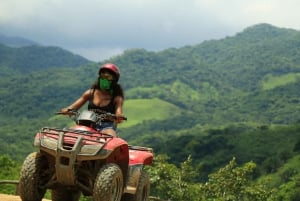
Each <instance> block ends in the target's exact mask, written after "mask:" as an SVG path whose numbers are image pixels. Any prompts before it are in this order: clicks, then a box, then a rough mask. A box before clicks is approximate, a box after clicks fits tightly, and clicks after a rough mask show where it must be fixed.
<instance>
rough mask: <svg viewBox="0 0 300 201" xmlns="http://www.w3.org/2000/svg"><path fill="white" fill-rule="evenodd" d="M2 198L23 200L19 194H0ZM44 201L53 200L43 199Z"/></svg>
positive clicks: (5, 200) (15, 200) (12, 200)
mask: <svg viewBox="0 0 300 201" xmlns="http://www.w3.org/2000/svg"><path fill="white" fill-rule="evenodd" d="M0 200H1V201H21V198H20V196H18V195H5V194H0ZM43 201H51V200H47V199H43Z"/></svg>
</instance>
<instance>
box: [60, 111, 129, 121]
mask: <svg viewBox="0 0 300 201" xmlns="http://www.w3.org/2000/svg"><path fill="white" fill-rule="evenodd" d="M55 114H57V115H69V116H78V115H79V114H80V112H79V111H78V110H75V109H68V111H67V112H55ZM95 114H96V115H97V118H98V119H100V120H103V119H113V120H117V119H118V120H125V121H126V120H127V117H125V116H122V115H116V114H112V113H109V112H106V111H97V112H95Z"/></svg>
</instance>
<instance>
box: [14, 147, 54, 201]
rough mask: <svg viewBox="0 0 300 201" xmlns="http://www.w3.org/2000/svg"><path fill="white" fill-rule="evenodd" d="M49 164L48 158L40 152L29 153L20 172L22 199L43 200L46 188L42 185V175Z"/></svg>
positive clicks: (23, 200) (24, 200) (27, 200)
mask: <svg viewBox="0 0 300 201" xmlns="http://www.w3.org/2000/svg"><path fill="white" fill-rule="evenodd" d="M46 166H48V164H47V160H46V158H45V157H43V156H42V155H41V154H40V153H38V152H33V153H31V154H29V155H28V156H27V157H26V159H25V161H24V162H23V166H22V169H21V172H20V181H19V191H20V197H21V199H22V201H41V200H42V199H43V197H44V194H45V192H46V189H45V188H43V187H42V186H43V185H42V182H41V181H42V180H41V175H42V171H45V167H46Z"/></svg>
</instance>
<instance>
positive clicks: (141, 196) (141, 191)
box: [122, 170, 150, 201]
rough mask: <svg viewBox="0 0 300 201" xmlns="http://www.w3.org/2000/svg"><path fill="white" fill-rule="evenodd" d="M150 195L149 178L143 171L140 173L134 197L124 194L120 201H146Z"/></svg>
mask: <svg viewBox="0 0 300 201" xmlns="http://www.w3.org/2000/svg"><path fill="white" fill-rule="evenodd" d="M149 194H150V178H149V175H148V173H147V172H146V171H145V170H142V171H141V175H140V179H139V183H138V186H137V188H136V192H135V194H134V195H132V194H129V193H126V194H125V195H124V196H123V198H122V201H147V200H148V198H149Z"/></svg>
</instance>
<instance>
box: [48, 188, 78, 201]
mask: <svg viewBox="0 0 300 201" xmlns="http://www.w3.org/2000/svg"><path fill="white" fill-rule="evenodd" d="M51 198H52V201H78V200H79V198H80V191H75V190H66V189H64V188H63V187H62V188H57V189H53V190H52V192H51Z"/></svg>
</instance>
